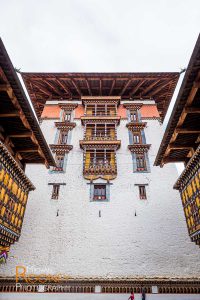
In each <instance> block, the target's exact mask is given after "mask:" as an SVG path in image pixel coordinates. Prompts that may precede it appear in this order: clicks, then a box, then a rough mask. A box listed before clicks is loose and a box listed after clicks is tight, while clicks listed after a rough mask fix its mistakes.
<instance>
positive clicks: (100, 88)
mask: <svg viewBox="0 0 200 300" xmlns="http://www.w3.org/2000/svg"><path fill="white" fill-rule="evenodd" d="M99 94H100V96H102V80H101V78H100V79H99Z"/></svg>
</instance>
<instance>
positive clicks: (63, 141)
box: [59, 131, 68, 145]
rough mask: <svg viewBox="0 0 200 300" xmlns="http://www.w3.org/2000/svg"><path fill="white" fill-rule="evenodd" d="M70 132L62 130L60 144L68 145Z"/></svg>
mask: <svg viewBox="0 0 200 300" xmlns="http://www.w3.org/2000/svg"><path fill="white" fill-rule="evenodd" d="M67 138H68V133H67V132H64V131H61V133H60V136H59V144H62V145H66V144H67Z"/></svg>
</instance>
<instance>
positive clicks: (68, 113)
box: [62, 111, 71, 122]
mask: <svg viewBox="0 0 200 300" xmlns="http://www.w3.org/2000/svg"><path fill="white" fill-rule="evenodd" d="M62 121H67V122H70V121H71V111H63V114H62Z"/></svg>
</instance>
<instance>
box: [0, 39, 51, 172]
mask: <svg viewBox="0 0 200 300" xmlns="http://www.w3.org/2000/svg"><path fill="white" fill-rule="evenodd" d="M0 52H1V56H0V65H1V67H2V69H3V72H4V73H5V76H6V78H7V80H8V82H9V84H10V87H11V88H12V91H13V93H14V96H15V98H16V100H17V102H18V103H19V106H20V108H21V110H22V112H23V116H22V117H23V118H24V121H26V122H28V124H29V125H30V128H31V130H32V132H33V133H34V139H35V142H36V143H37V144H38V146H39V148H40V151H39V154H40V155H41V156H42V157H43V158H44V160H45V162H46V166H47V167H48V166H49V165H51V166H55V165H56V164H55V161H54V158H53V156H52V154H51V151H50V149H49V147H48V145H47V142H46V140H45V138H44V136H43V133H42V131H41V129H40V127H39V124H38V122H37V120H36V117H35V115H34V113H33V111H32V108H31V106H30V104H29V102H28V99H27V97H26V95H25V92H24V90H23V87H22V85H21V82H20V80H19V78H18V76H17V74H16V71H15V69H14V67H13V65H12V62H11V60H10V58H9V56H8V53H7V51H6V49H5V47H4V45H3V42H2V40H1V39H0ZM21 115H22V114H21Z"/></svg>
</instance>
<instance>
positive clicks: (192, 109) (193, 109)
mask: <svg viewBox="0 0 200 300" xmlns="http://www.w3.org/2000/svg"><path fill="white" fill-rule="evenodd" d="M184 111H185V112H186V113H189V114H199V113H200V107H186V108H185V109H184Z"/></svg>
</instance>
